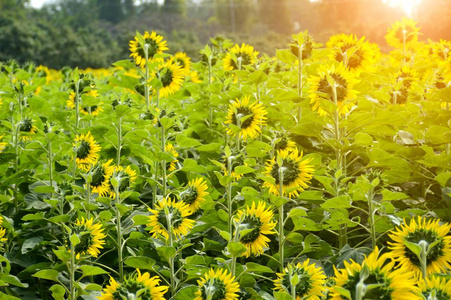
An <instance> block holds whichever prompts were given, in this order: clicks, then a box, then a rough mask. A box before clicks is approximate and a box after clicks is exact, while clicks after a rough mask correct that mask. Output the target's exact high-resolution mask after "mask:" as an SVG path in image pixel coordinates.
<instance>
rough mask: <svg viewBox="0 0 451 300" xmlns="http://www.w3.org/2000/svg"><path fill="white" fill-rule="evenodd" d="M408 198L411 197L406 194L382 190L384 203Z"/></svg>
mask: <svg viewBox="0 0 451 300" xmlns="http://www.w3.org/2000/svg"><path fill="white" fill-rule="evenodd" d="M407 198H409V196H407V195H406V194H404V193H400V192H392V191H389V190H387V189H383V190H382V200H383V201H393V200H402V199H407Z"/></svg>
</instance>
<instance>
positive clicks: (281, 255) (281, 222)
mask: <svg viewBox="0 0 451 300" xmlns="http://www.w3.org/2000/svg"><path fill="white" fill-rule="evenodd" d="M283 171H284V170H283V167H282V166H279V194H280V197H282V198H283V196H284V195H283ZM283 206H284V204H282V205H280V206H279V263H280V272H283V267H284V261H285V257H284V251H283V250H284V249H283V244H284V240H285V237H284V231H283V230H284V224H285V221H284V215H283V214H284V212H283Z"/></svg>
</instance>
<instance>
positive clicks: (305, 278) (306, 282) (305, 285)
mask: <svg viewBox="0 0 451 300" xmlns="http://www.w3.org/2000/svg"><path fill="white" fill-rule="evenodd" d="M292 274H293V275H294V274H297V275H298V277H299V283H298V284H297V285H296V296H299V297H304V296H308V293H309V291H310V289H311V288H312V284H313V281H312V278H311V275H310V274H309V273H307V272H306V271H305V270H304V269H299V268H295V269H294V270H293V273H292ZM291 277H292V276H291ZM282 283H283V285H284V286H285V287H287V288H288V290H289V287H290V286H291V282H290V274H284V275H283V279H282Z"/></svg>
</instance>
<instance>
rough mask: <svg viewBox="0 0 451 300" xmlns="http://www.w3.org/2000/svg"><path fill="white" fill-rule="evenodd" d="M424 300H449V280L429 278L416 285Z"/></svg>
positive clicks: (450, 293)
mask: <svg viewBox="0 0 451 300" xmlns="http://www.w3.org/2000/svg"><path fill="white" fill-rule="evenodd" d="M418 287H419V288H420V290H421V294H423V296H424V299H436V300H448V299H451V280H449V279H448V280H447V279H446V278H441V277H438V276H430V277H429V278H426V279H423V280H421V281H420V282H419V283H418Z"/></svg>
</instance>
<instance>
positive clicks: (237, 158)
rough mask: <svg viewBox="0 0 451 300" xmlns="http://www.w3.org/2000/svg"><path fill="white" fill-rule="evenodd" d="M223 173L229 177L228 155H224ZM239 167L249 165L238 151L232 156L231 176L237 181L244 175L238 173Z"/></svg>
mask: <svg viewBox="0 0 451 300" xmlns="http://www.w3.org/2000/svg"><path fill="white" fill-rule="evenodd" d="M221 158H222V162H223V164H222V172H223V173H224V176H227V175H229V160H228V159H227V157H226V155H225V154H224V155H222V157H221ZM239 166H248V164H247V163H246V162H245V161H244V157H243V155H241V154H240V153H238V152H237V151H234V152H233V153H232V155H231V174H230V176H232V178H234V179H235V180H240V179H241V178H242V177H243V174H241V173H236V172H235V168H236V167H239Z"/></svg>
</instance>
